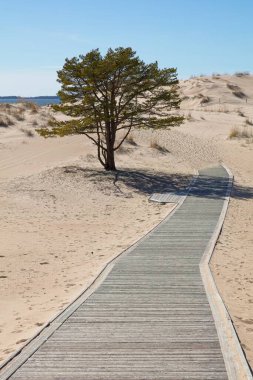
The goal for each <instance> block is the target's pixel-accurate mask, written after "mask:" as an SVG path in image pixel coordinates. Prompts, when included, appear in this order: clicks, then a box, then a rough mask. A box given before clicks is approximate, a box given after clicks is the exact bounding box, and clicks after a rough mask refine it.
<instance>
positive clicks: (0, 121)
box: [0, 115, 15, 128]
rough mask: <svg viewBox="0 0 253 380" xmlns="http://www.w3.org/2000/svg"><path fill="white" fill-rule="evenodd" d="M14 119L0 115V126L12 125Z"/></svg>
mask: <svg viewBox="0 0 253 380" xmlns="http://www.w3.org/2000/svg"><path fill="white" fill-rule="evenodd" d="M14 124H15V123H14V121H13V120H11V118H9V116H2V115H1V116H0V127H3V128H8V127H10V126H11V125H14Z"/></svg>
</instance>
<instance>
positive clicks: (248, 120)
mask: <svg viewBox="0 0 253 380" xmlns="http://www.w3.org/2000/svg"><path fill="white" fill-rule="evenodd" d="M245 124H246V125H251V126H252V125H253V122H252V120H250V119H246V121H245Z"/></svg>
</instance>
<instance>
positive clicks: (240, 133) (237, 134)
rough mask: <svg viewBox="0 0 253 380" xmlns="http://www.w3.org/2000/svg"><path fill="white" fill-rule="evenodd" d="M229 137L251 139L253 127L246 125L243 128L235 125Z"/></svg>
mask: <svg viewBox="0 0 253 380" xmlns="http://www.w3.org/2000/svg"><path fill="white" fill-rule="evenodd" d="M228 137H229V138H230V139H233V138H246V139H251V138H252V137H253V129H252V128H251V127H250V128H248V127H247V125H245V126H244V127H243V128H242V129H240V128H238V127H233V128H232V129H231V131H230V134H229V136H228Z"/></svg>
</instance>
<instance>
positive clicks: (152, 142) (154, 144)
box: [150, 138, 169, 153]
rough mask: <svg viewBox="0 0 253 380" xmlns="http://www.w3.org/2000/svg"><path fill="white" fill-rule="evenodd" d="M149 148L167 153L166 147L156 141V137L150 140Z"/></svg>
mask: <svg viewBox="0 0 253 380" xmlns="http://www.w3.org/2000/svg"><path fill="white" fill-rule="evenodd" d="M150 148H152V149H156V150H158V151H159V152H160V153H168V152H169V151H168V149H167V148H165V146H162V145H161V144H160V143H158V141H157V139H156V138H153V139H151V140H150Z"/></svg>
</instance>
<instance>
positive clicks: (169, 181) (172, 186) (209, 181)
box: [64, 166, 253, 199]
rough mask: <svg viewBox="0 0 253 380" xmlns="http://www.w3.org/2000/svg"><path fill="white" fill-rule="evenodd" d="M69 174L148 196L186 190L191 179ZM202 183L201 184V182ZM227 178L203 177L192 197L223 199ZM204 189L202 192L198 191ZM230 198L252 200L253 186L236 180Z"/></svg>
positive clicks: (93, 172) (132, 174)
mask: <svg viewBox="0 0 253 380" xmlns="http://www.w3.org/2000/svg"><path fill="white" fill-rule="evenodd" d="M64 169H65V172H66V173H77V172H82V173H83V174H84V178H85V177H89V179H91V180H92V181H94V182H96V183H98V182H99V183H101V184H102V183H103V182H107V183H108V182H110V183H111V184H113V185H114V186H117V187H120V185H121V184H123V185H125V186H127V187H128V188H129V189H132V190H133V191H138V192H141V193H144V194H147V195H151V194H153V193H166V192H178V191H182V190H184V189H186V188H187V186H188V185H189V183H190V180H191V178H192V177H191V176H189V175H185V174H181V173H176V174H167V173H163V172H156V173H155V172H153V171H148V170H142V171H137V170H119V171H117V172H116V173H113V172H106V171H104V170H103V169H101V170H93V169H86V168H82V167H79V166H71V167H65V168H64ZM199 181H200V182H199ZM226 182H227V180H226V179H222V180H221V178H219V180H218V181H217V176H216V177H212V176H203V175H202V176H201V177H200V178H199V180H198V187H196V188H195V187H194V185H192V186H191V188H192V191H191V195H194V196H197V197H198V196H201V197H206V198H217V197H218V198H219V197H221V198H222V197H223V196H224V188H225V187H226ZM200 184H201V186H199V185H200ZM199 189H201V190H199ZM231 198H236V199H253V187H247V186H242V185H240V184H238V183H237V182H236V181H235V182H234V184H233V190H232V194H231Z"/></svg>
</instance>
